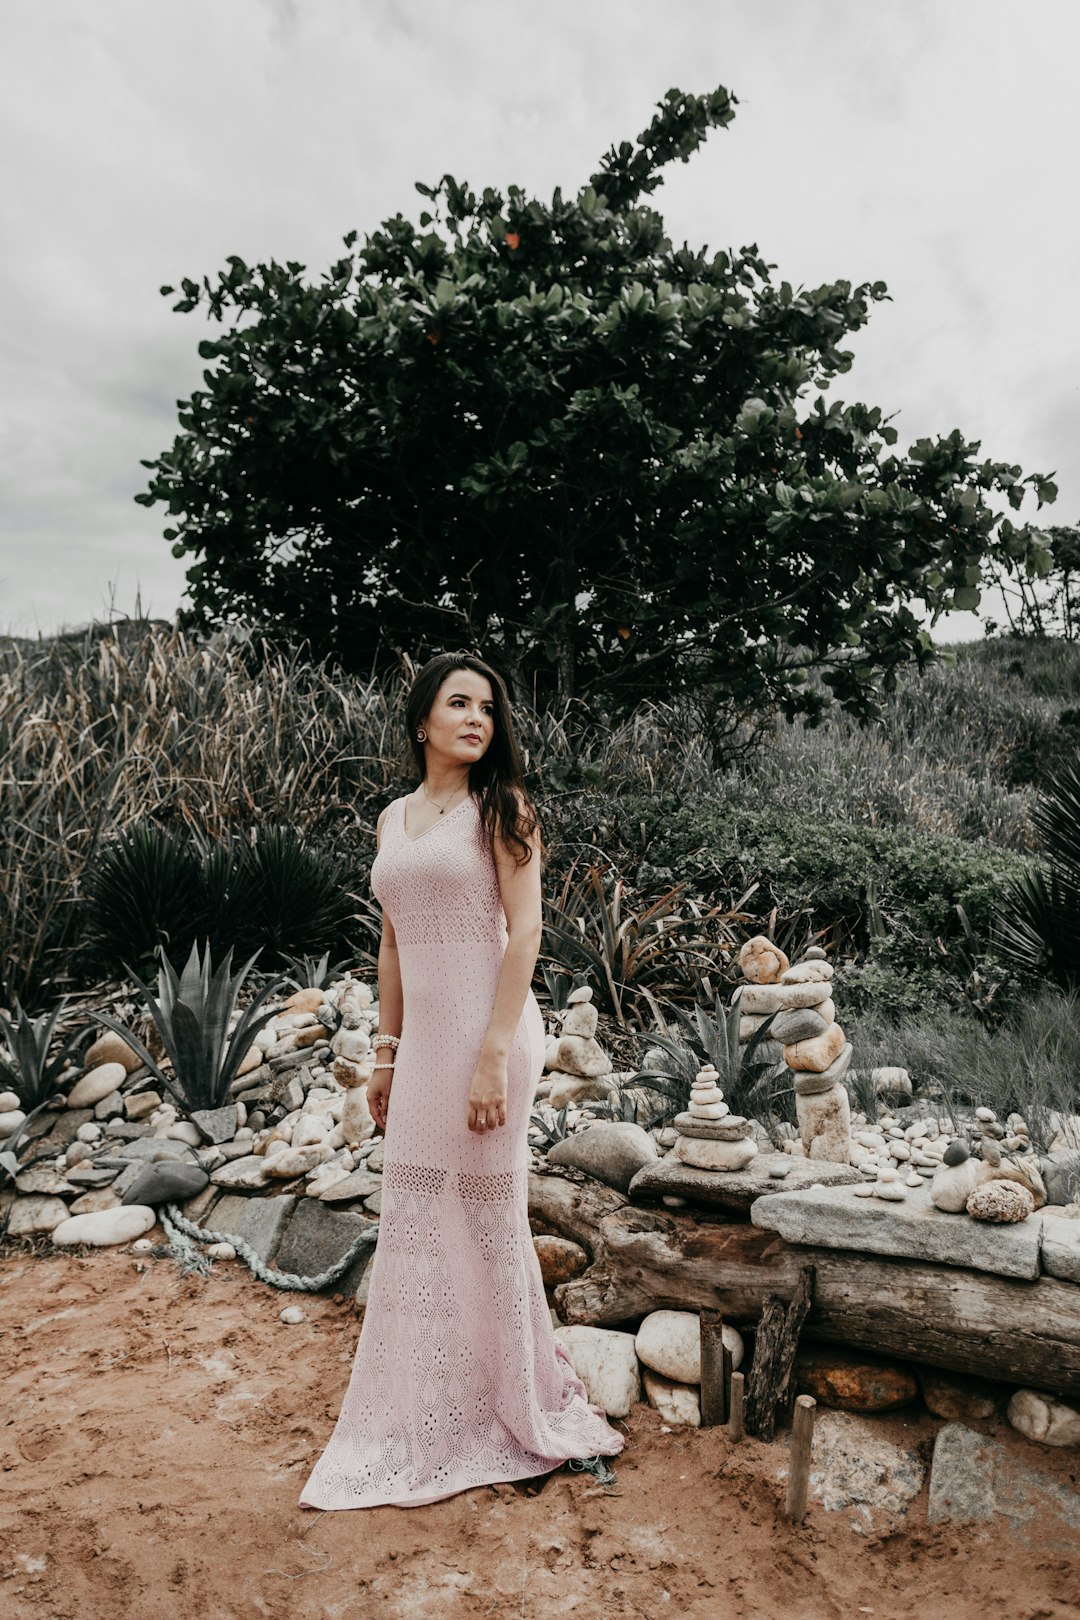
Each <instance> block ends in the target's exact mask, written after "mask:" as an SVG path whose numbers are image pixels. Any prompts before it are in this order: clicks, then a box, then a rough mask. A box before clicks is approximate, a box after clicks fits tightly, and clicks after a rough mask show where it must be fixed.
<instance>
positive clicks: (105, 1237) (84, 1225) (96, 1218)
mask: <svg viewBox="0 0 1080 1620" xmlns="http://www.w3.org/2000/svg"><path fill="white" fill-rule="evenodd" d="M156 1221H157V1215H156V1214H155V1213H154V1211H153V1210H152V1209H151V1208H150V1207H149V1205H148V1204H119V1205H117V1206H116V1208H114V1209H102V1210H99V1211H98V1212H97V1214H95V1215H70V1216H69V1217H68V1219H67V1220H66V1221H61V1223H60V1225H59V1226H57V1227H54V1228H53V1235H52V1240H53V1242H54V1243H55V1244H57V1245H58V1246H60V1247H64V1248H66V1247H68V1246H69V1245H71V1244H75V1243H88V1244H91V1245H92V1246H93V1247H94V1248H95V1249H107V1248H111V1247H112V1245H113V1244H116V1243H131V1242H132V1241H133V1240H134V1239H135V1238H139V1237H142V1236H143V1234H144V1233H145V1232H149V1230H150V1228H151V1227H152V1226H153V1225H154V1224H155V1223H156Z"/></svg>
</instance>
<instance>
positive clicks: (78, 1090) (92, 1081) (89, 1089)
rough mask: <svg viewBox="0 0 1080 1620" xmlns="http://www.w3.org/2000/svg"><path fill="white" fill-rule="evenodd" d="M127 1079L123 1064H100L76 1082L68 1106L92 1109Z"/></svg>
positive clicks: (69, 1096)
mask: <svg viewBox="0 0 1080 1620" xmlns="http://www.w3.org/2000/svg"><path fill="white" fill-rule="evenodd" d="M126 1079H127V1070H126V1069H125V1067H124V1065H123V1064H122V1063H99V1064H98V1065H97V1067H96V1068H93V1069H91V1070H90V1071H89V1072H88V1073H87V1074H84V1075H83V1077H82V1079H81V1080H76V1082H75V1084H74V1085H73V1086H72V1088H71V1090H70V1092H69V1093H68V1100H67V1105H68V1107H69V1108H92V1107H93V1106H94V1104H95V1103H99V1102H100V1101H101V1099H102V1098H103V1097H108V1096H109V1095H110V1094H111V1093H112V1092H114V1091H115V1090H116V1089H117V1087H118V1086H120V1085H121V1084H122V1082H123V1081H124V1080H126Z"/></svg>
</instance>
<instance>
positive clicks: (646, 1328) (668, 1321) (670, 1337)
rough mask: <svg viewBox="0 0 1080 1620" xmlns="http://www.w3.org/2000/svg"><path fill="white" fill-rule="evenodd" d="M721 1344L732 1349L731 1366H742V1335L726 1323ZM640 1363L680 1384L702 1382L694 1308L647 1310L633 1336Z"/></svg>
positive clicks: (698, 1325) (698, 1326) (699, 1337)
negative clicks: (683, 1309)
mask: <svg viewBox="0 0 1080 1620" xmlns="http://www.w3.org/2000/svg"><path fill="white" fill-rule="evenodd" d="M722 1332H723V1336H724V1344H725V1345H726V1346H727V1348H728V1350H729V1351H730V1352H731V1367H732V1371H733V1372H737V1371H738V1369H739V1368H740V1367H741V1366H742V1359H743V1341H742V1335H741V1334H740V1333H739V1332H738V1331H737V1330H736V1329H735V1328H733V1327H731V1326H730V1325H729V1324H728V1323H727V1322H725V1323H724V1325H723V1329H722ZM634 1348H635V1350H636V1352H637V1358H638V1360H639V1361H640V1362H643V1363H644V1365H645V1366H646V1367H648V1368H650V1369H651V1371H653V1372H655V1373H660V1374H661V1376H662V1377H664V1378H669V1379H672V1380H674V1381H675V1382H676V1383H679V1384H700V1383H701V1318H700V1316H699V1315H698V1313H697V1312H696V1311H667V1310H660V1311H650V1312H649V1314H648V1316H646V1317H645V1318H644V1319H643V1320H642V1323H641V1326H640V1327H639V1328H638V1330H637V1334H636V1335H635V1338H634Z"/></svg>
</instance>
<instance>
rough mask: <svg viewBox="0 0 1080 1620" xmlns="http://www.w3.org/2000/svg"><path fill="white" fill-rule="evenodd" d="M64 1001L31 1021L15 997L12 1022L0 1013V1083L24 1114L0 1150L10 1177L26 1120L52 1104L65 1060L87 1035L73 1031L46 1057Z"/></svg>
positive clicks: (14, 1166) (79, 1031)
mask: <svg viewBox="0 0 1080 1620" xmlns="http://www.w3.org/2000/svg"><path fill="white" fill-rule="evenodd" d="M65 1001H66V997H65V998H63V999H61V1000H60V1001H59V1002H58V1003H57V1004H56V1006H55V1007H54V1008H53V1010H52V1012H51V1013H44V1014H43V1015H42V1016H41V1017H40V1018H31V1017H30V1016H29V1015H28V1014H27V1013H26V1012H24V1011H23V1009H22V1007H20V1006H19V998H18V996H16V997H15V1017H14V1019H12V1018H11V1017H10V1016H9V1015H8V1014H7V1013H6V1012H0V1033H2V1034H3V1038H4V1041H5V1043H6V1045H7V1048H8V1053H9V1054H10V1055H9V1056H5V1054H4V1053H3V1052H0V1083H2V1084H3V1085H4V1086H5V1087H10V1089H11V1090H12V1091H14V1092H17V1093H18V1098H19V1105H20V1107H21V1108H22V1110H23V1112H24V1113H25V1114H26V1118H25V1120H24V1121H23V1123H22V1124H21V1125H20V1126H19V1128H18V1130H17V1131H15V1132H14V1133H13V1134H12V1135H11V1136H9V1137H7V1138H6V1139H5V1141H4V1143H3V1151H2V1152H0V1166H2V1167H3V1169H4V1170H5V1171H6V1172H7V1173H8V1174H9V1175H10V1176H12V1177H14V1175H15V1173H16V1171H17V1170H18V1147H19V1143H20V1142H21V1141H22V1138H23V1137H24V1136H25V1134H26V1130H27V1127H28V1126H29V1124H30V1121H31V1120H32V1119H34V1118H36V1117H37V1115H38V1114H40V1113H41V1111H42V1109H43V1108H46V1107H47V1106H48V1104H49V1103H50V1102H51V1101H52V1099H53V1097H54V1096H55V1095H56V1092H57V1089H58V1088H57V1082H58V1080H59V1077H60V1074H61V1072H62V1070H63V1068H64V1065H65V1064H66V1063H67V1060H68V1057H69V1056H70V1054H71V1053H72V1052H73V1051H74V1050H75V1048H76V1047H77V1046H78V1044H79V1042H80V1041H81V1040H83V1039H85V1037H86V1035H87V1034H88V1033H89V1031H88V1029H87V1027H86V1026H85V1025H84V1026H83V1027H82V1028H81V1029H77V1030H75V1031H74V1032H73V1033H72V1034H71V1035H69V1036H68V1037H67V1039H66V1040H65V1041H64V1043H63V1045H62V1046H61V1047H60V1049H59V1051H58V1052H57V1053H56V1055H55V1057H53V1058H50V1057H49V1047H50V1046H51V1044H52V1039H53V1031H54V1030H55V1029H56V1025H57V1022H58V1020H59V1018H60V1015H61V1013H62V1012H63V1010H64V1005H65Z"/></svg>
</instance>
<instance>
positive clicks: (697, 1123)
mask: <svg viewBox="0 0 1080 1620" xmlns="http://www.w3.org/2000/svg"><path fill="white" fill-rule="evenodd" d="M724 1107H725V1108H727V1104H726V1103H725V1104H724ZM735 1117H736V1116H734V1115H732V1114H731V1113H730V1112H728V1113H726V1114H722V1115H721V1116H720V1118H719V1119H699V1118H698V1117H697V1115H696V1114H691V1113H689V1112H687V1113H685V1114H676V1115H675V1120H674V1127H675V1128H674V1130H673V1131H672V1133H671V1141H670V1142H668V1143H666V1144H665V1145H666V1146H668V1147H671V1146H673V1145H674V1143H675V1142H677V1141H678V1139H679V1137H680V1136H697V1137H700V1138H701V1140H702V1141H703V1142H728V1141H731V1140H732V1138H731V1137H730V1136H727V1135H725V1134H724V1133H725V1132H726V1131H729V1130H730V1129H731V1122H732V1119H733V1118H735ZM745 1127H746V1121H745V1119H740V1120H739V1127H738V1132H739V1135H740V1136H744V1135H745V1134H746V1129H745Z"/></svg>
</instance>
